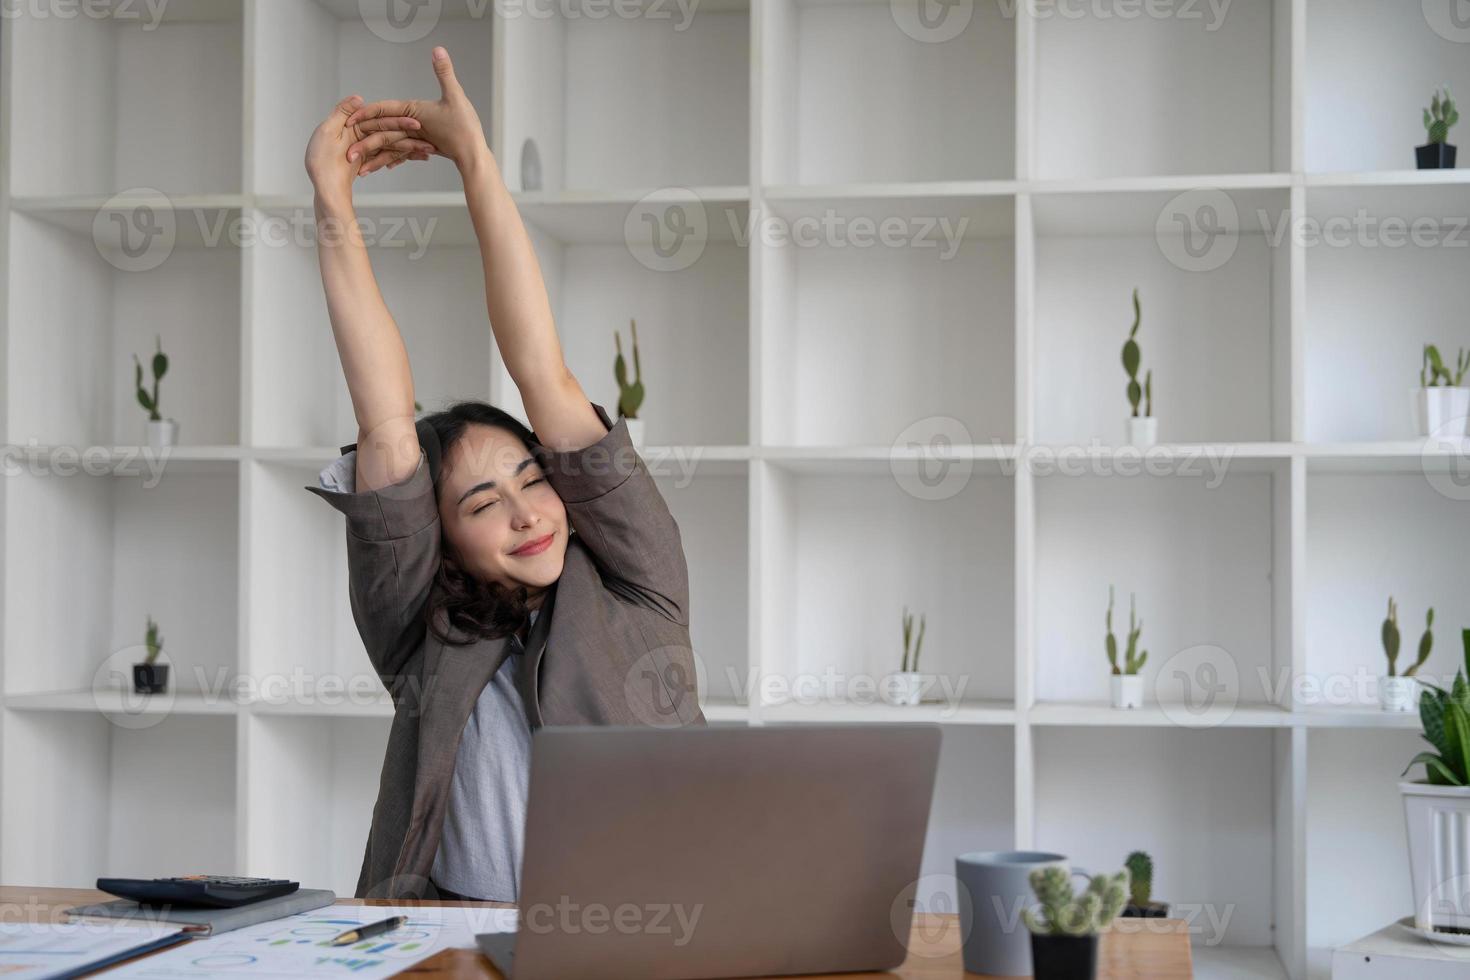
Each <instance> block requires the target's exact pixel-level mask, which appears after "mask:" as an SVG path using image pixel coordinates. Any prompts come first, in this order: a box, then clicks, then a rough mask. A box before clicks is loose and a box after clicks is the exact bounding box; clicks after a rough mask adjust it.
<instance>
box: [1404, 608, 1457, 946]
mask: <svg viewBox="0 0 1470 980" xmlns="http://www.w3.org/2000/svg"><path fill="white" fill-rule="evenodd" d="M1460 640H1461V642H1462V643H1463V645H1464V648H1465V665H1464V667H1463V668H1462V669H1461V670H1457V671H1456V672H1455V681H1454V683H1453V684H1452V685H1450V689H1449V690H1448V691H1445V690H1443V689H1441V688H1438V687H1435V686H1434V685H1433V684H1429V683H1427V682H1425V681H1420V682H1419V683H1420V684H1422V685H1423V687H1424V690H1423V692H1422V693H1421V694H1420V695H1419V720H1420V721H1421V723H1422V724H1423V729H1424V730H1423V733H1422V734H1423V736H1424V740H1425V741H1426V742H1428V743H1429V744H1430V745H1432V746H1434V751H1433V752H1420V753H1419V754H1418V755H1416V756H1414V758H1413V759H1411V760H1410V761H1409V764H1408V766H1406V767H1405V768H1404V772H1403V775H1408V772H1409V770H1410V769H1412V768H1414V766H1416V765H1423V767H1424V776H1425V778H1424V779H1423V780H1421V781H1416V782H1407V781H1406V782H1401V783H1399V793H1400V795H1401V796H1402V797H1403V800H1404V819H1405V822H1406V824H1407V826H1408V840H1409V868H1410V880H1411V882H1412V884H1413V889H1414V924H1415V926H1417V927H1418V928H1419V929H1421V930H1426V931H1432V930H1442V931H1448V932H1454V933H1459V934H1461V935H1463V934H1464V933H1465V932H1466V931H1470V890H1467V889H1466V887H1465V882H1466V881H1467V880H1470V855H1467V854H1466V853H1465V850H1464V848H1463V847H1447V846H1445V839H1446V838H1445V828H1463V827H1464V826H1465V825H1466V824H1467V823H1470V681H1467V680H1466V679H1465V675H1466V672H1467V671H1470V629H1467V630H1462V631H1461V633H1460Z"/></svg>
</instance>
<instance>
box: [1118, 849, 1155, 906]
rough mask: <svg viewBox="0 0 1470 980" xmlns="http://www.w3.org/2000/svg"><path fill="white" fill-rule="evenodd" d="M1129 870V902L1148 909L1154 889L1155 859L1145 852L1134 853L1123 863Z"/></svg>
mask: <svg viewBox="0 0 1470 980" xmlns="http://www.w3.org/2000/svg"><path fill="white" fill-rule="evenodd" d="M1123 867H1125V868H1127V869H1128V879H1129V885H1128V900H1129V901H1130V902H1132V903H1133V904H1134V905H1135V906H1137V907H1138V908H1147V907H1148V903H1149V898H1150V896H1151V895H1152V894H1153V887H1154V859H1153V858H1151V857H1149V856H1148V854H1146V853H1145V852H1143V851H1134V852H1133V853H1132V854H1129V855H1128V857H1127V858H1126V859H1124V861H1123Z"/></svg>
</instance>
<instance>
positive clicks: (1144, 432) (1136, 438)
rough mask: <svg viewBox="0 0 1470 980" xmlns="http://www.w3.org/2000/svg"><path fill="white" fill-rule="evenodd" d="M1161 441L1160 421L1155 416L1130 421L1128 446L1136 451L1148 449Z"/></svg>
mask: <svg viewBox="0 0 1470 980" xmlns="http://www.w3.org/2000/svg"><path fill="white" fill-rule="evenodd" d="M1158 441H1159V420H1158V419H1156V418H1154V417H1153V416H1151V415H1150V416H1148V417H1147V418H1142V417H1140V418H1130V419H1129V420H1128V444H1129V445H1131V446H1133V447H1134V448H1136V449H1147V448H1148V447H1149V446H1152V445H1153V444H1154V443H1156V442H1158Z"/></svg>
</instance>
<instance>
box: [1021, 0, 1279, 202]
mask: <svg viewBox="0 0 1470 980" xmlns="http://www.w3.org/2000/svg"><path fill="white" fill-rule="evenodd" d="M1291 16H1292V3H1291V2H1290V0H1275V2H1273V0H1247V2H1237V3H1234V4H1232V5H1230V6H1229V7H1228V8H1221V10H1220V11H1219V12H1218V13H1217V12H1216V11H1215V10H1214V9H1213V8H1211V9H1206V8H1205V7H1190V6H1189V5H1185V4H1175V5H1170V6H1168V7H1167V8H1161V10H1160V12H1159V13H1152V11H1151V9H1142V10H1140V9H1139V8H1133V9H1132V11H1131V12H1124V11H1123V10H1122V8H1118V9H1113V8H1103V7H1096V8H1094V7H1087V8H1085V9H1084V7H1083V5H1076V6H1073V7H1071V8H1066V7H1064V6H1063V5H1060V4H1056V5H1047V6H1046V7H1045V8H1043V9H1042V11H1041V13H1040V14H1038V15H1035V16H1034V21H1035V37H1036V39H1035V58H1036V64H1035V72H1036V83H1035V84H1036V94H1035V110H1034V114H1033V116H1032V120H1031V125H1032V126H1033V127H1034V129H1035V137H1034V139H1035V145H1034V156H1033V160H1034V161H1035V163H1034V173H1035V176H1037V177H1039V178H1042V179H1060V178H1079V177H1117V176H1152V175H1170V174H1189V173H1228V172H1235V171H1239V172H1242V173H1258V172H1263V171H1283V170H1288V169H1290V160H1289V153H1290V142H1291V141H1290V129H1289V127H1290V122H1291V120H1290V111H1289V107H1290V94H1291V71H1290V63H1289V59H1290V55H1291V47H1292V43H1291Z"/></svg>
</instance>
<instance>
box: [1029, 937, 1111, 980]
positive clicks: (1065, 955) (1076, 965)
mask: <svg viewBox="0 0 1470 980" xmlns="http://www.w3.org/2000/svg"><path fill="white" fill-rule="evenodd" d="M1031 972H1032V973H1033V974H1034V975H1035V977H1036V980H1096V977H1097V936H1096V935H1091V936H1042V935H1038V934H1036V933H1034V932H1033V933H1032V934H1031Z"/></svg>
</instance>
